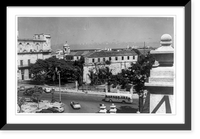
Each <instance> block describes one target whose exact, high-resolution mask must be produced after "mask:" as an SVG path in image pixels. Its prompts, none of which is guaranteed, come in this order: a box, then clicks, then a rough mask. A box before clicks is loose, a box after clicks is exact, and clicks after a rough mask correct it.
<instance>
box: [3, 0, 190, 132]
mask: <svg viewBox="0 0 200 139" xmlns="http://www.w3.org/2000/svg"><path fill="white" fill-rule="evenodd" d="M6 34H7V46H6V48H7V49H6V54H7V56H6V75H7V76H6V91H5V93H4V92H3V95H4V99H5V102H3V105H2V106H3V107H4V108H5V110H4V111H3V113H2V114H3V117H4V118H3V119H1V121H3V122H1V123H2V124H1V130H191V1H189V0H188V1H187V2H186V3H183V2H182V3H181V2H180V5H173V4H171V5H170V4H169V3H168V4H167V3H162V4H159V5H156V6H155V5H142V4H141V5H133V6H64V7H56V6H55V7H17V6H14V7H9V6H8V7H7V32H6Z"/></svg>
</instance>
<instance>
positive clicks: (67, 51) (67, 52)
mask: <svg viewBox="0 0 200 139" xmlns="http://www.w3.org/2000/svg"><path fill="white" fill-rule="evenodd" d="M69 53H70V46H69V44H68V43H67V41H66V43H65V44H64V46H63V54H64V55H68V54H69Z"/></svg>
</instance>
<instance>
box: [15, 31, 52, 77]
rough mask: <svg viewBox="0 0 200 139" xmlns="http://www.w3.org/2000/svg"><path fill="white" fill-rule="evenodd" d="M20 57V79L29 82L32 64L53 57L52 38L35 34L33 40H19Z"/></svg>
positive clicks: (18, 53) (18, 54)
mask: <svg viewBox="0 0 200 139" xmlns="http://www.w3.org/2000/svg"><path fill="white" fill-rule="evenodd" d="M17 41H18V42H17V56H18V60H17V62H18V79H19V80H29V79H30V78H31V74H30V72H29V68H30V64H31V63H35V62H36V60H37V59H46V58H49V57H51V36H50V35H48V34H35V35H34V37H33V39H19V38H18V40H17Z"/></svg>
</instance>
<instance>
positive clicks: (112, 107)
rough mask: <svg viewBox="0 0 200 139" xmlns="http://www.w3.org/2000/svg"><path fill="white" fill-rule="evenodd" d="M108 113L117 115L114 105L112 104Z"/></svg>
mask: <svg viewBox="0 0 200 139" xmlns="http://www.w3.org/2000/svg"><path fill="white" fill-rule="evenodd" d="M109 113H110V114H115V113H117V108H116V106H115V104H114V103H112V105H111V106H110V110H109Z"/></svg>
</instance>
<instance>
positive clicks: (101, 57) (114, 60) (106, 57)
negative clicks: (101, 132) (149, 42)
mask: <svg viewBox="0 0 200 139" xmlns="http://www.w3.org/2000/svg"><path fill="white" fill-rule="evenodd" d="M137 60H138V55H137V54H136V53H135V51H127V50H122V51H100V52H94V53H92V54H90V55H88V56H87V57H85V64H84V72H83V81H84V82H86V83H90V79H89V76H88V74H89V71H90V70H93V69H94V68H95V66H97V65H101V64H102V65H103V64H104V65H105V63H106V61H109V63H110V64H107V65H106V66H108V67H109V68H110V69H111V70H112V73H113V74H117V73H119V72H121V70H122V69H126V68H128V67H130V66H131V63H136V62H137Z"/></svg>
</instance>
